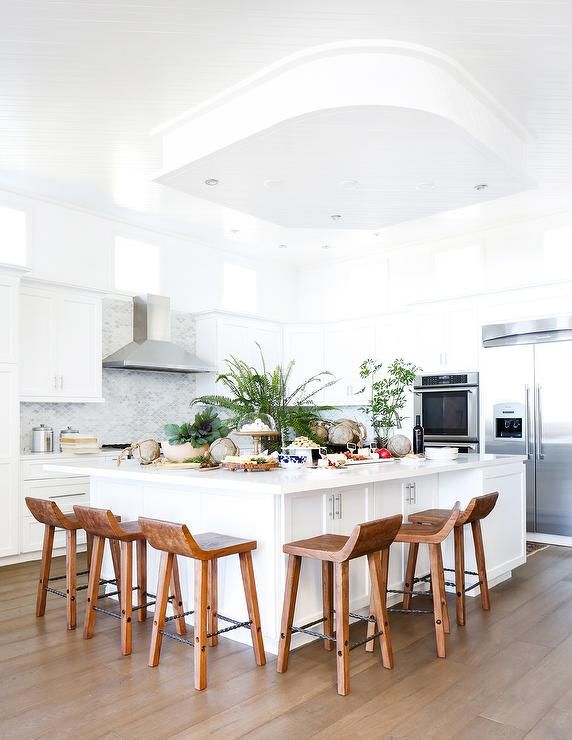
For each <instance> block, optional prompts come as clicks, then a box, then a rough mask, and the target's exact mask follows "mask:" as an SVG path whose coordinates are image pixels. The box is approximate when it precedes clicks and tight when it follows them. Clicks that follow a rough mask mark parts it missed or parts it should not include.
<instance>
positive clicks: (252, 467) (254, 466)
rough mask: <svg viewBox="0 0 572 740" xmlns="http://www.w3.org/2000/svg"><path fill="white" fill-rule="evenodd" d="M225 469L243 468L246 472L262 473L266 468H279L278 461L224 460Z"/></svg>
mask: <svg viewBox="0 0 572 740" xmlns="http://www.w3.org/2000/svg"><path fill="white" fill-rule="evenodd" d="M222 467H223V468H224V469H225V470H243V471H244V472H245V473H261V472H262V471H264V470H279V469H280V465H279V464H278V462H271V463H269V462H268V463H247V462H223V463H222Z"/></svg>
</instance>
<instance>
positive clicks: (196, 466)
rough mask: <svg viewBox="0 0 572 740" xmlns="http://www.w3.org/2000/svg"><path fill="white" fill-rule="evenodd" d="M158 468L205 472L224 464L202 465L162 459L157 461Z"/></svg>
mask: <svg viewBox="0 0 572 740" xmlns="http://www.w3.org/2000/svg"><path fill="white" fill-rule="evenodd" d="M156 467H157V468H167V469H168V470H198V471H200V472H201V473H204V472H205V471H207V470H219V469H220V468H221V467H222V466H221V465H220V464H219V465H208V466H201V463H191V462H187V463H186V462H181V463H177V462H166V461H162V462H160V463H157V465H156Z"/></svg>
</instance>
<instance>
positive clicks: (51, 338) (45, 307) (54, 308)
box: [20, 285, 102, 402]
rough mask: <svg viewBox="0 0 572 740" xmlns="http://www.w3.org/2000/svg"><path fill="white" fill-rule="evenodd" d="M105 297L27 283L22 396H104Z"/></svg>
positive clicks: (74, 398)
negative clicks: (103, 302)
mask: <svg viewBox="0 0 572 740" xmlns="http://www.w3.org/2000/svg"><path fill="white" fill-rule="evenodd" d="M101 360H102V345H101V299H100V298H99V297H98V296H96V295H93V294H90V293H84V292H81V291H75V290H73V291H72V290H60V289H51V288H44V287H35V286H28V285H24V286H23V287H22V290H21V294H20V398H21V400H22V401H59V402H63V401H71V402H90V401H91V402H94V401H101V400H102V398H101Z"/></svg>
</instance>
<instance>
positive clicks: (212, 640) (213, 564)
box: [207, 558, 218, 647]
mask: <svg viewBox="0 0 572 740" xmlns="http://www.w3.org/2000/svg"><path fill="white" fill-rule="evenodd" d="M208 580H209V587H208V605H207V632H208V634H209V635H212V634H213V632H216V631H217V630H218V617H217V609H218V560H217V558H213V559H212V560H209V561H208ZM208 644H209V646H210V647H216V646H217V645H218V635H213V637H209V638H208Z"/></svg>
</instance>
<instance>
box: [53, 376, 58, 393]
mask: <svg viewBox="0 0 572 740" xmlns="http://www.w3.org/2000/svg"><path fill="white" fill-rule="evenodd" d="M57 389H58V376H57V375H54V390H56V391H57Z"/></svg>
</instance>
